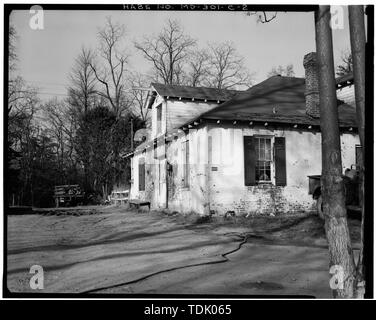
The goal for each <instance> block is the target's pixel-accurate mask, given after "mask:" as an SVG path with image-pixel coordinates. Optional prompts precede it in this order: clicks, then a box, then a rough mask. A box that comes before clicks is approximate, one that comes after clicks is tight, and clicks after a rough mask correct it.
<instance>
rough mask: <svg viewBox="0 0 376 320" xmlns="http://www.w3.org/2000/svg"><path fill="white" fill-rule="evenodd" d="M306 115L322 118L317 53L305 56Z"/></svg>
mask: <svg viewBox="0 0 376 320" xmlns="http://www.w3.org/2000/svg"><path fill="white" fill-rule="evenodd" d="M303 66H304V69H305V93H304V95H305V101H306V113H307V114H308V115H309V116H310V117H312V118H319V117H320V105H319V78H318V72H317V60H316V52H310V53H308V54H306V55H305V56H304V60H303Z"/></svg>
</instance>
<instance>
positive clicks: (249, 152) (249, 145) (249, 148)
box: [244, 136, 256, 186]
mask: <svg viewBox="0 0 376 320" xmlns="http://www.w3.org/2000/svg"><path fill="white" fill-rule="evenodd" d="M254 140H255V139H254V138H253V137H251V136H244V184H245V185H246V186H254V185H255V184H256V179H255V171H256V170H255V167H256V157H255V142H254Z"/></svg>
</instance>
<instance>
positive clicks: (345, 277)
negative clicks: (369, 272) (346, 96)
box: [315, 6, 355, 298]
mask: <svg viewBox="0 0 376 320" xmlns="http://www.w3.org/2000/svg"><path fill="white" fill-rule="evenodd" d="M330 18H331V16H330V6H319V9H318V10H317V11H316V12H315V27H316V47H317V61H318V73H319V94H320V125H321V139H322V142H321V143H322V197H323V209H324V216H325V231H326V237H327V240H328V245H329V256H330V272H331V273H334V272H335V273H336V274H335V275H334V276H336V277H337V279H338V282H337V283H333V282H331V289H332V290H333V296H334V297H335V298H353V296H354V272H355V263H354V256H353V251H352V246H351V240H350V233H349V228H348V225H347V215H346V206H345V193H344V183H343V178H342V159H341V145H340V132H339V125H338V108H337V96H336V86H335V78H334V61H333V43H332V31H331V28H330ZM332 271H333V272H332Z"/></svg>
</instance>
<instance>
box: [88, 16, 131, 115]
mask: <svg viewBox="0 0 376 320" xmlns="http://www.w3.org/2000/svg"><path fill="white" fill-rule="evenodd" d="M98 38H99V43H100V45H99V56H100V58H101V59H100V60H97V61H96V62H90V67H91V69H92V70H93V72H94V75H95V77H96V79H97V80H98V81H99V83H100V84H101V85H102V88H103V90H98V91H97V93H98V94H99V95H100V96H102V97H104V98H105V99H107V101H108V103H109V105H110V106H111V107H112V109H113V111H114V112H115V114H116V116H117V117H120V116H121V114H122V113H123V111H124V110H125V109H127V108H128V106H129V101H127V99H126V95H125V93H124V86H125V73H126V64H127V60H128V54H127V53H126V52H125V50H124V49H123V48H122V47H121V44H122V43H121V42H122V40H123V39H124V38H125V28H124V26H123V25H121V24H119V23H113V22H112V20H111V18H107V21H106V25H105V27H104V28H103V29H102V30H100V31H99V33H98Z"/></svg>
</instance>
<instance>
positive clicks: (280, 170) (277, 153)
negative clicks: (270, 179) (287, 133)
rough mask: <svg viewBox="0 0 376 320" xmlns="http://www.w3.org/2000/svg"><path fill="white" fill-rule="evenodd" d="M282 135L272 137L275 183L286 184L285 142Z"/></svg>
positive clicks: (277, 184)
mask: <svg viewBox="0 0 376 320" xmlns="http://www.w3.org/2000/svg"><path fill="white" fill-rule="evenodd" d="M285 140H286V139H285V138H284V137H275V138H274V159H275V184H276V186H285V185H286V142H285Z"/></svg>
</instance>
